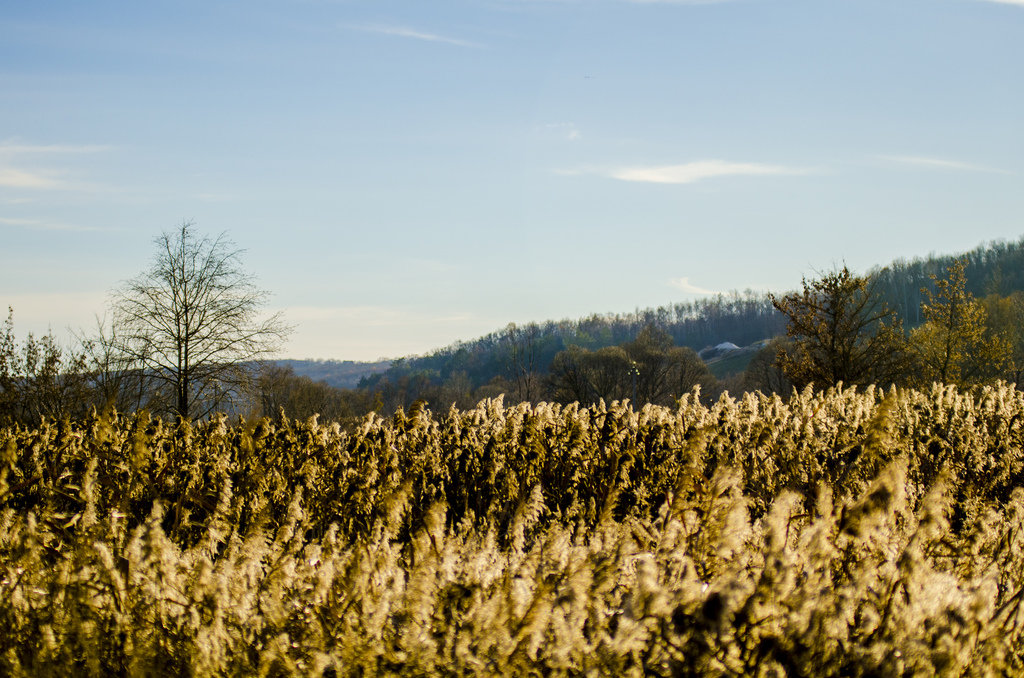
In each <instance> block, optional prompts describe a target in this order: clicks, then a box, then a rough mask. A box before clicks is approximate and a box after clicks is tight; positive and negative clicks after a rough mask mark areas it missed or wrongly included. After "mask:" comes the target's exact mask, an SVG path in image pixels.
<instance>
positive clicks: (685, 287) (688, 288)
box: [669, 278, 719, 294]
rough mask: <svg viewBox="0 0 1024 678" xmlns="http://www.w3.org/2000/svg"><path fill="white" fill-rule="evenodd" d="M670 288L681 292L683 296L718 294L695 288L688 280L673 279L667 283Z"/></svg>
mask: <svg viewBox="0 0 1024 678" xmlns="http://www.w3.org/2000/svg"><path fill="white" fill-rule="evenodd" d="M669 284H670V285H672V287H675V288H676V289H678V290H681V291H682V292H684V293H685V294H719V293H718V292H716V291H714V290H706V289H704V288H703V287H697V286H696V285H694V284H692V283H691V282H690V279H689V278H673V279H672V280H670V281H669Z"/></svg>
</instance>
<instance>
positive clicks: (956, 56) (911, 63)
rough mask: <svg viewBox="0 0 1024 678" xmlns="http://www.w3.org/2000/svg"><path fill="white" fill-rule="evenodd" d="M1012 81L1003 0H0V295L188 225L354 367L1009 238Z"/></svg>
mask: <svg viewBox="0 0 1024 678" xmlns="http://www.w3.org/2000/svg"><path fill="white" fill-rule="evenodd" d="M1022 68H1024V0H1000V1H997V0H719V1H715V0H704V1H698V0H691V1H689V2H688V1H685V0H677V1H674V2H673V1H669V0H664V1H658V0H633V1H630V0H473V1H471V0H465V1H453V0H437V1H433V2H423V1H422V0H401V1H400V0H333V1H332V0H245V1H241V0H239V1H235V2H224V1H221V0H202V1H195V0H174V1H173V2H170V1H164V0H152V1H149V0H148V1H147V2H107V1H104V0H97V1H91V2H88V3H83V2H72V1H70V0H67V1H61V0H53V1H48V0H39V1H36V2H15V1H14V0H0V306H2V307H4V308H6V307H8V306H10V307H12V308H13V311H14V316H13V317H14V330H15V335H16V338H17V339H18V340H21V339H23V338H24V337H25V335H26V334H27V333H29V332H32V333H34V334H36V335H37V336H38V335H39V334H43V333H46V332H47V331H50V330H52V331H53V333H54V334H55V335H56V336H57V337H58V338H61V339H62V340H68V341H70V339H68V337H70V336H71V335H72V334H73V333H75V332H78V333H82V332H85V333H88V332H89V331H90V330H91V329H92V328H93V327H95V325H96V318H97V317H102V316H103V315H104V314H105V313H106V312H107V309H108V307H109V300H110V295H111V293H112V291H113V290H116V289H118V287H119V286H121V285H123V284H124V283H125V281H127V280H129V279H131V278H132V277H134V276H136V275H138V274H140V273H141V272H143V271H144V270H146V269H147V268H148V267H149V266H150V265H151V264H152V260H153V257H154V254H155V247H154V239H155V238H156V237H158V236H159V235H160V233H161V232H164V231H173V230H174V229H176V228H177V227H179V226H180V225H181V224H182V222H184V221H192V222H194V223H195V225H196V227H197V229H198V230H199V231H200V232H201V233H205V234H208V235H210V236H216V235H217V234H220V233H226V235H227V237H228V238H230V240H232V241H233V242H234V243H235V244H236V245H237V246H238V247H239V248H241V249H242V250H244V252H243V254H242V263H243V265H244V267H245V269H246V270H247V271H248V272H250V273H252V274H253V275H255V276H256V277H257V279H258V281H259V285H260V286H261V287H262V288H264V289H266V290H267V291H268V292H269V293H270V294H269V297H268V305H267V310H268V312H269V311H281V312H283V315H284V318H285V320H286V321H287V322H288V323H289V324H291V325H293V326H294V332H293V333H292V335H291V338H290V339H289V341H288V343H287V344H286V345H285V347H284V349H283V352H282V354H281V355H282V356H283V357H292V358H322V359H337V360H374V359H378V358H395V357H400V356H404V355H410V354H424V353H427V352H429V351H431V350H433V349H436V348H439V347H442V346H445V345H448V344H450V343H451V342H454V341H456V340H460V339H461V340H470V339H473V338H475V337H478V336H481V335H483V334H486V333H488V332H491V331H494V330H498V329H500V328H502V327H504V326H505V325H507V324H508V323H509V322H516V323H525V322H529V321H544V320H549V319H550V320H558V319H563V318H579V317H582V316H587V315H590V314H593V313H606V312H629V311H632V310H635V309H638V308H647V307H653V306H660V305H665V304H670V303H673V302H677V301H689V300H692V299H695V298H698V297H700V296H701V295H705V294H709V293H718V292H728V291H730V290H745V289H753V290H757V291H762V290H763V291H769V290H771V291H786V290H790V289H794V288H797V287H798V286H799V284H800V280H801V278H802V277H803V276H808V277H813V276H814V275H815V273H817V272H821V271H824V270H829V269H831V268H833V267H835V266H837V265H842V264H846V265H848V266H849V267H850V268H851V269H853V270H856V271H859V272H864V271H867V270H868V269H870V268H871V267H872V266H876V265H882V264H885V263H887V262H889V261H891V260H893V259H896V258H913V257H917V256H925V255H927V254H929V253H954V252H959V251H964V250H968V249H971V248H973V247H975V246H977V245H979V244H982V243H985V242H990V241H993V240H1017V239H1019V238H1021V236H1022V235H1024V218H1022V217H1024V190H1021V188H1022V179H1024V87H1022V86H1021V69H1022ZM725 339H728V338H727V337H726V338H723V340H725Z"/></svg>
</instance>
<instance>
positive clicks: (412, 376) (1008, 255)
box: [359, 238, 1024, 405]
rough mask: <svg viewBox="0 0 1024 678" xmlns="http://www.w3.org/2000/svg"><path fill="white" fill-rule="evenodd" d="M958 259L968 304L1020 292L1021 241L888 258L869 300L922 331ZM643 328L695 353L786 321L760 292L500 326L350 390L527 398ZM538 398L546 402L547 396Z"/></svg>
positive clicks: (765, 335) (772, 334)
mask: <svg viewBox="0 0 1024 678" xmlns="http://www.w3.org/2000/svg"><path fill="white" fill-rule="evenodd" d="M960 260H963V261H964V264H965V265H964V273H965V275H966V279H967V286H966V291H967V292H968V293H969V294H971V295H973V296H974V297H977V298H983V297H986V296H988V295H991V294H998V295H1000V296H1006V295H1010V294H1012V293H1014V292H1020V291H1024V238H1022V239H1021V240H1019V241H1015V242H997V243H990V244H987V245H981V246H979V247H977V248H975V249H974V250H971V251H970V252H967V253H962V254H949V255H929V256H927V257H921V258H917V259H913V260H909V261H907V260H897V261H894V262H892V263H890V264H889V265H887V266H881V267H878V268H875V269H872V270H871V271H869V272H868V274H867V276H868V278H869V280H870V282H871V284H872V285H873V288H872V290H873V293H874V295H875V296H876V297H877V299H878V301H879V302H880V303H882V304H885V305H888V307H889V308H891V309H893V310H894V311H895V312H896V317H897V318H898V319H900V320H901V321H902V323H903V327H904V330H906V331H909V330H912V329H913V328H915V327H917V326H919V325H920V324H921V323H922V320H923V319H922V315H921V306H922V302H923V301H924V300H925V293H924V290H928V291H934V289H935V288H934V281H933V279H932V276H936V277H941V276H942V274H943V273H944V272H945V271H946V270H947V269H948V268H949V266H950V265H951V264H952V263H953V262H955V261H960ZM648 327H650V328H656V329H657V330H660V331H662V332H664V333H665V334H666V335H667V336H668V337H670V338H671V340H672V343H673V345H674V346H677V347H685V348H690V349H693V350H694V351H699V350H701V349H704V348H706V347H710V346H714V345H716V344H719V343H721V342H732V343H734V344H736V345H738V346H741V347H743V346H749V345H751V344H754V343H755V342H759V341H767V340H771V339H773V338H776V337H780V336H781V335H783V334H785V331H786V318H785V316H783V315H782V314H781V313H779V312H778V311H777V310H776V309H775V308H774V307H773V305H772V302H771V299H770V298H769V297H768V295H767V294H760V293H757V292H754V291H751V290H748V291H746V292H743V293H738V292H734V293H732V294H729V295H718V296H714V297H709V298H705V299H698V300H695V301H691V302H685V303H677V304H672V305H669V306H661V307H658V308H649V309H643V310H636V311H634V312H631V313H619V314H604V315H592V316H590V317H587V318H583V319H579V320H562V321H547V322H543V323H531V324H529V325H526V326H515V325H509V326H508V327H506V328H504V329H502V330H499V331H496V332H492V333H491V334H488V335H486V336H484V337H481V338H479V339H475V340H472V341H465V342H459V343H456V344H453V345H451V346H447V347H444V348H441V349H439V350H437V351H434V352H432V353H430V354H428V355H425V356H412V357H408V358H403V359H400V360H396V361H394V362H393V363H392V365H391V367H390V368H389V369H388V370H387V371H385V372H382V373H379V374H375V375H373V376H372V377H369V378H367V379H365V380H363V381H362V382H361V383H360V385H359V389H360V390H361V391H363V392H369V393H377V394H378V396H379V399H380V400H381V401H382V402H385V403H387V404H395V405H408V404H410V403H411V402H413V401H414V400H416V399H417V398H419V397H426V398H427V399H428V400H431V401H432V402H439V401H438V400H437V396H438V395H439V390H440V389H443V387H444V386H445V385H448V386H449V387H450V388H448V389H447V390H446V391H445V393H444V395H445V397H449V398H451V401H457V400H459V398H458V395H459V394H461V393H466V392H470V393H476V392H478V391H479V393H480V395H487V396H492V395H497V394H498V393H499V392H501V393H506V394H509V395H510V396H512V397H513V399H514V400H516V401H519V400H527V399H531V398H529V397H527V396H528V395H530V394H532V393H533V392H534V391H533V390H531V389H530V388H529V387H528V386H525V385H524V384H523V383H522V382H523V380H524V375H529V374H532V375H534V378H535V379H537V380H540V381H544V380H548V379H549V377H550V376H551V368H552V365H553V364H554V363H555V359H556V356H558V354H559V353H561V352H563V351H566V350H568V349H570V348H571V347H578V348H579V349H584V350H587V351H598V350H600V349H603V348H608V347H614V346H621V345H624V344H626V343H628V342H631V341H635V340H636V338H637V337H638V336H639V335H640V333H641V332H642V331H643V330H644V328H648ZM755 355H756V352H755V351H747V352H745V353H744V355H743V356H742V357H741V358H740V359H737V360H735V361H733V362H732V363H731V369H732V370H733V372H732V374H733V375H737V374H738V373H741V372H743V371H744V370H745V369H747V368H748V366H749V365H750V364H751V357H752V356H755ZM756 367H759V366H756ZM716 374H717V376H718V377H719V378H722V377H725V378H728V377H729V376H730V374H729V373H728V371H725V370H721V369H718V370H716ZM748 381H749V380H748ZM762 382H763V380H762ZM489 384H490V385H491V386H490V388H489V387H488V385H489ZM726 385H727V386H728V387H730V388H732V389H733V390H736V389H737V388H740V389H742V388H744V382H743V381H742V380H741V379H739V378H734V379H732V380H728V379H727V381H726ZM719 390H720V389H719ZM453 395H454V396H455V397H452V396H453ZM547 395H548V396H549V397H550V396H551V391H548V393H547ZM712 395H714V394H712ZM469 399H471V398H467V399H466V402H467V404H468V400H469Z"/></svg>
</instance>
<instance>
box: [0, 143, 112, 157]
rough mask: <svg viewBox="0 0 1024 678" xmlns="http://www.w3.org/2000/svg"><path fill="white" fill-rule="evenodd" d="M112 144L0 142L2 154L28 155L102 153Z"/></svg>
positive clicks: (0, 153)
mask: <svg viewBox="0 0 1024 678" xmlns="http://www.w3.org/2000/svg"><path fill="white" fill-rule="evenodd" d="M111 148H112V147H111V146H102V145H99V144H86V145H80V146H76V145H67V144H20V143H14V142H9V141H7V142H2V143H0V155H27V154H38V153H102V152H104V151H109V150H110V149H111Z"/></svg>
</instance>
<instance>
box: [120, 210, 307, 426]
mask: <svg viewBox="0 0 1024 678" xmlns="http://www.w3.org/2000/svg"><path fill="white" fill-rule="evenodd" d="M156 245H157V253H156V257H155V258H154V260H153V265H152V266H151V267H150V269H149V270H148V271H146V272H144V273H142V274H140V275H139V276H137V277H136V278H133V279H132V280H130V281H128V282H127V283H125V285H124V286H123V287H122V288H121V289H119V290H117V291H116V292H115V293H114V299H113V306H114V324H115V326H116V329H117V336H118V347H119V349H120V350H121V351H122V352H123V354H124V355H125V356H127V357H128V358H129V359H130V360H131V361H132V363H134V365H135V366H137V367H138V368H140V369H142V370H143V371H144V372H145V374H146V376H147V378H149V379H152V380H154V381H155V382H156V383H157V384H158V385H159V390H158V394H159V396H161V397H162V400H163V407H164V408H165V409H166V410H169V411H172V412H174V413H176V414H178V415H179V416H181V417H183V418H184V417H201V416H206V415H208V414H209V413H210V412H212V411H213V410H215V409H217V408H219V407H222V406H223V405H224V404H225V403H226V402H228V400H229V399H230V398H231V396H232V395H233V394H235V393H236V392H237V391H238V390H239V388H240V387H241V386H242V385H243V383H244V382H245V381H246V380H247V379H248V378H249V377H250V374H251V371H252V370H251V369H250V367H251V366H250V365H248V364H249V363H251V362H252V361H258V360H260V359H262V358H265V357H267V356H268V355H270V354H271V353H273V352H274V351H275V350H277V349H278V347H279V346H280V345H281V343H282V342H283V341H284V339H285V337H286V336H287V335H288V333H289V331H290V328H289V327H288V326H287V325H285V324H284V322H283V321H282V319H281V316H280V314H275V315H272V316H270V317H263V316H262V314H261V309H262V307H263V305H264V304H265V302H266V299H267V292H265V291H263V290H260V289H259V288H258V287H256V285H255V281H254V279H253V277H252V276H251V275H249V274H247V273H245V272H244V271H243V270H242V268H241V265H240V261H239V256H240V254H241V252H240V250H237V249H235V248H234V245H233V244H232V243H231V242H230V241H229V240H227V239H226V237H225V236H224V235H223V234H221V235H220V236H218V237H217V238H215V239H212V240H211V239H209V238H206V237H200V236H199V235H197V234H196V232H195V229H194V225H193V224H192V223H191V222H184V223H183V224H182V225H181V227H180V228H179V229H177V230H175V231H173V232H171V233H163V234H162V235H161V236H160V237H158V238H157V239H156Z"/></svg>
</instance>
